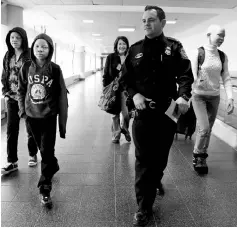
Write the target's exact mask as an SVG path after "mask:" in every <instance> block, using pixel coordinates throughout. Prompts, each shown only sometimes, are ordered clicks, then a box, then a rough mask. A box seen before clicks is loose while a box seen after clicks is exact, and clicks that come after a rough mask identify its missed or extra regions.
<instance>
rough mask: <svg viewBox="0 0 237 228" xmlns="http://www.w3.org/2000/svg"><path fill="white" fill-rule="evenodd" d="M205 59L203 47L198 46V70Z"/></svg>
mask: <svg viewBox="0 0 237 228" xmlns="http://www.w3.org/2000/svg"><path fill="white" fill-rule="evenodd" d="M204 59H205V49H204V47H199V48H198V71H199V70H200V69H201V65H202V64H203V62H204Z"/></svg>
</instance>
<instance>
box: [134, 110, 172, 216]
mask: <svg viewBox="0 0 237 228" xmlns="http://www.w3.org/2000/svg"><path fill="white" fill-rule="evenodd" d="M175 131H176V123H175V122H174V121H173V120H171V119H170V118H169V117H167V116H166V115H165V114H163V113H158V112H157V111H153V110H151V111H142V113H140V115H138V116H137V117H135V119H134V122H133V126H132V133H133V140H134V144H135V156H136V162H135V192H136V198H137V204H138V207H139V210H141V211H144V210H147V211H151V210H152V205H153V203H154V201H155V197H156V188H157V186H158V184H159V182H160V181H161V179H162V177H163V171H164V169H165V168H166V165H167V161H168V155H169V150H170V147H171V145H172V142H173V138H174V134H175Z"/></svg>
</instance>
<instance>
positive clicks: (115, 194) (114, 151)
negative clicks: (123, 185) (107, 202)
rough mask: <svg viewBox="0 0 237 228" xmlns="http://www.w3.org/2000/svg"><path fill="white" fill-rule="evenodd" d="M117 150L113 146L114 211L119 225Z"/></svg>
mask: <svg viewBox="0 0 237 228" xmlns="http://www.w3.org/2000/svg"><path fill="white" fill-rule="evenodd" d="M115 153H116V150H115V146H113V155H114V159H113V162H114V212H115V222H116V225H117V185H116V162H115V160H116V156H115V155H116V154H115Z"/></svg>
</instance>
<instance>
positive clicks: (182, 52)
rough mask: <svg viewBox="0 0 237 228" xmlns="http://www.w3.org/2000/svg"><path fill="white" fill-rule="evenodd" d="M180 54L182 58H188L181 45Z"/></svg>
mask: <svg viewBox="0 0 237 228" xmlns="http://www.w3.org/2000/svg"><path fill="white" fill-rule="evenodd" d="M180 54H181V57H182V58H183V59H188V56H187V54H186V52H185V50H184V48H183V47H181V49H180Z"/></svg>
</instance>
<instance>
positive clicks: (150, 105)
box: [149, 101, 156, 109]
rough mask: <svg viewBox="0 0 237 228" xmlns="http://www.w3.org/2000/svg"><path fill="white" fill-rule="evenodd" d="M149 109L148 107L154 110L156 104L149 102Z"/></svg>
mask: <svg viewBox="0 0 237 228" xmlns="http://www.w3.org/2000/svg"><path fill="white" fill-rule="evenodd" d="M149 107H150V108H151V109H155V108H156V102H154V101H151V102H150V103H149Z"/></svg>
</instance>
